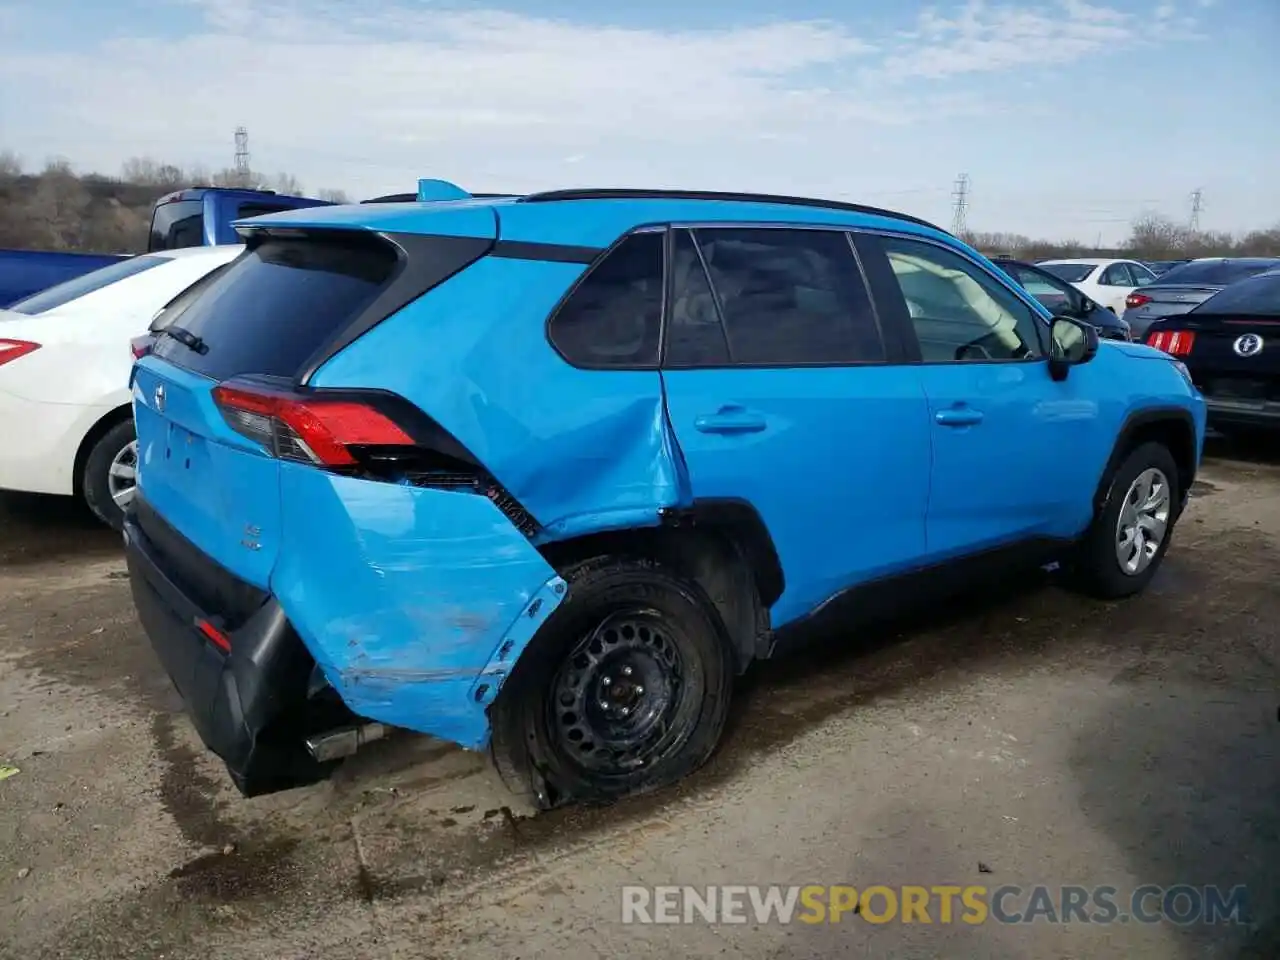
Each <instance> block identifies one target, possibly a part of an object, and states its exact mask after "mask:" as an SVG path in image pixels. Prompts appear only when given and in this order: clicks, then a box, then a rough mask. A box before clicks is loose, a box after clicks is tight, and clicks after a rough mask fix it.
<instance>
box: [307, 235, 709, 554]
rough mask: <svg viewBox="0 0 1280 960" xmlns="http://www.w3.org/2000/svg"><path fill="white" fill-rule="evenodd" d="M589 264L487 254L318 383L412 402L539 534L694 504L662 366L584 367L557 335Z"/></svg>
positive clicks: (332, 365) (341, 357)
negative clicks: (560, 348)
mask: <svg viewBox="0 0 1280 960" xmlns="http://www.w3.org/2000/svg"><path fill="white" fill-rule="evenodd" d="M584 269H585V268H584V267H583V266H582V265H581V264H574V263H549V262H542V261H531V260H515V259H502V258H496V257H486V258H484V259H483V260H481V261H480V262H478V263H476V264H475V265H474V266H472V267H470V268H468V269H467V270H465V271H463V272H462V273H461V274H458V275H457V276H455V277H452V278H451V279H449V280H448V281H446V282H445V283H444V284H441V285H440V286H439V287H437V288H436V289H434V290H432V291H431V292H430V293H428V294H427V295H426V296H424V297H422V298H421V299H419V300H417V301H415V302H414V303H412V304H410V305H409V306H408V307H407V308H405V309H404V310H402V311H401V312H400V313H399V314H397V315H396V316H393V317H390V318H388V319H387V320H385V321H384V322H383V323H381V324H379V325H378V326H377V327H375V328H374V329H373V330H371V331H369V332H368V333H367V334H365V335H364V336H363V337H361V338H360V339H359V340H357V341H356V342H355V343H353V344H352V345H351V346H349V347H348V348H347V349H345V350H343V351H342V352H341V353H339V354H338V355H337V356H336V357H333V358H332V359H331V360H329V361H328V362H327V363H326V364H325V365H324V366H323V367H321V368H320V370H318V371H317V373H316V375H315V377H314V378H313V379H312V383H313V384H314V385H315V386H318V387H325V386H333V387H372V388H379V389H383V390H392V391H394V392H396V393H398V394H400V395H401V396H403V397H405V398H406V399H408V400H410V401H412V402H413V403H414V404H415V405H416V406H417V407H418V408H419V409H421V410H423V411H424V412H425V413H427V414H428V415H429V416H431V417H432V418H433V419H435V421H436V422H437V423H439V424H440V425H441V426H442V427H444V428H445V429H446V430H448V431H449V432H450V433H451V434H453V436H455V437H457V438H458V440H460V441H461V442H462V443H463V444H465V445H466V446H467V448H468V449H470V450H471V452H472V453H473V454H475V456H476V457H477V458H478V459H479V460H480V461H481V462H482V463H483V464H484V465H485V467H486V468H487V469H488V470H489V471H490V472H491V473H492V474H493V475H494V476H495V477H496V478H497V479H498V481H499V482H500V483H502V485H503V486H504V487H506V489H507V490H508V491H509V492H510V493H511V494H513V495H514V496H515V497H516V498H517V499H518V500H520V502H521V503H522V504H523V505H524V507H525V509H526V510H528V511H529V512H530V513H531V514H532V515H533V516H534V518H535V519H536V520H537V521H538V522H539V524H540V525H541V526H542V528H543V533H542V535H541V536H542V539H545V540H557V539H563V538H565V537H569V536H573V535H576V534H582V533H590V532H594V531H599V530H606V529H617V528H622V527H636V526H645V525H653V524H656V523H657V522H658V511H659V510H660V509H662V508H663V507H670V506H675V505H677V504H679V503H681V502H683V501H684V500H685V499H686V497H685V494H684V492H683V490H684V485H683V483H682V474H681V472H680V468H679V457H678V453H677V447H676V445H675V442H674V440H673V438H672V436H671V432H670V429H669V427H668V424H667V420H666V416H665V412H664V405H663V397H662V383H661V378H660V375H659V373H658V372H657V371H656V370H617V371H612V370H611V371H598V370H579V369H577V368H575V367H573V366H571V365H570V364H568V363H567V362H565V360H563V359H562V358H561V357H560V355H559V354H557V353H556V352H555V350H553V349H552V347H551V346H550V344H549V343H548V342H547V338H546V320H547V317H548V315H549V314H550V313H551V311H552V310H553V309H554V308H555V306H556V304H557V303H558V302H559V301H560V299H561V297H562V296H563V295H564V293H565V291H567V290H568V289H569V287H570V286H571V285H572V284H573V283H574V281H575V280H577V278H578V277H579V276H581V274H582V272H583V270H584ZM389 358H395V362H390V360H389Z"/></svg>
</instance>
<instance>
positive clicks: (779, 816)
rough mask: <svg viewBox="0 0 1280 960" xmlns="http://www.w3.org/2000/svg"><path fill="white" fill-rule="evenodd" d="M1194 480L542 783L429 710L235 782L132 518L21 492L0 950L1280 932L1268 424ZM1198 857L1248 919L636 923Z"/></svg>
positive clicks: (1175, 877)
mask: <svg viewBox="0 0 1280 960" xmlns="http://www.w3.org/2000/svg"><path fill="white" fill-rule="evenodd" d="M1193 492H1194V499H1193V502H1192V505H1191V507H1190V509H1189V512H1188V514H1187V516H1186V517H1185V518H1184V520H1183V522H1182V524H1181V525H1180V526H1179V528H1178V530H1177V533H1176V539H1175V542H1174V544H1173V547H1172V549H1171V551H1170V554H1169V557H1168V559H1167V561H1166V564H1165V566H1164V568H1163V569H1162V571H1161V573H1160V576H1159V577H1158V578H1157V580H1156V581H1155V582H1154V584H1153V586H1152V588H1151V590H1150V591H1149V592H1148V593H1147V594H1146V595H1145V596H1143V597H1140V598H1137V599H1134V600H1131V601H1127V602H1124V603H1119V604H1110V605H1108V604H1100V603H1096V602H1092V601H1087V600H1082V599H1080V598H1079V597H1076V596H1074V595H1071V594H1069V593H1066V592H1064V591H1063V590H1061V589H1059V588H1058V587H1056V586H1054V585H1052V584H1048V583H1044V582H1042V581H1040V580H1036V581H1033V582H1028V583H1025V584H1007V585H1004V586H1003V587H1002V589H1001V590H1000V591H999V592H997V593H994V594H992V595H989V596H983V597H979V598H974V599H972V600H971V601H969V602H967V603H964V604H957V605H952V606H949V607H948V608H947V609H938V610H932V611H926V612H922V613H921V614H920V615H919V616H918V617H917V618H916V619H914V620H912V621H909V622H899V623H897V624H894V625H893V626H892V627H891V628H888V629H884V630H878V631H865V632H862V633H861V634H859V635H858V636H841V637H834V638H831V639H830V640H827V641H825V642H823V643H821V644H818V645H816V646H814V647H812V648H810V649H808V650H806V651H804V652H803V653H800V654H798V655H796V656H794V657H792V658H791V659H789V660H788V661H786V662H783V663H778V664H771V665H767V666H766V668H765V669H761V670H757V671H755V672H754V673H753V674H752V675H751V676H749V677H748V678H747V680H746V681H745V682H744V684H743V686H742V688H741V690H740V694H739V696H738V699H737V702H736V706H735V709H734V712H733V717H732V720H731V728H730V730H729V732H728V734H727V738H726V743H725V744H724V747H723V748H722V749H721V750H720V751H719V752H718V753H717V755H716V757H715V758H714V760H713V761H712V763H711V764H710V765H708V767H707V768H706V769H704V770H703V771H701V772H700V773H698V774H697V775H695V776H694V777H692V778H690V780H689V781H688V782H686V783H684V784H682V785H681V786H679V787H678V788H675V789H672V790H669V791H666V792H663V793H661V794H658V795H654V796H650V797H645V798H640V799H637V800H635V801H631V802H626V803H621V804H618V805H616V806H613V807H610V808H607V809H590V810H584V809H576V810H565V811H557V812H554V813H552V814H545V815H541V816H530V815H529V812H528V811H525V810H521V809H512V808H511V807H510V806H508V804H510V803H511V801H510V799H509V797H508V796H507V795H506V793H505V792H504V790H503V789H502V787H501V785H500V784H499V783H498V782H497V781H496V778H495V777H494V776H493V775H492V774H491V773H490V771H489V770H488V769H487V768H486V766H485V764H484V762H483V761H482V760H481V759H480V758H478V757H476V756H474V755H470V754H466V753H463V752H461V751H458V750H456V749H453V748H451V747H448V746H445V745H442V744H440V743H439V742H435V741H432V740H430V739H427V738H422V737H416V736H410V735H402V736H398V737H395V738H393V739H391V740H389V741H386V742H384V743H380V744H375V745H373V746H372V747H371V748H369V749H368V751H367V752H366V753H362V754H361V755H360V756H358V757H356V758H354V759H352V760H351V761H348V763H347V764H346V765H345V766H344V767H343V768H342V769H341V770H340V771H339V772H338V774H337V775H336V776H335V778H334V779H332V780H331V781H329V782H327V783H324V784H320V785H317V786H314V787H308V788H305V789H300V790H294V791H289V792H286V793H282V794H277V795H274V796H268V797H261V798H257V799H254V800H244V799H242V798H240V797H239V795H238V794H236V793H235V792H234V790H233V789H232V788H231V786H230V784H229V782H228V781H227V779H226V777H225V775H224V772H223V770H222V768H221V766H220V765H219V764H218V763H217V762H215V761H214V760H213V759H212V758H211V757H210V756H209V755H208V754H207V753H206V752H205V751H204V750H203V748H202V747H201V745H200V743H199V741H198V740H197V739H196V737H195V735H194V733H193V732H192V729H191V727H190V726H189V724H188V723H187V721H186V719H185V717H184V716H183V715H182V713H181V709H180V704H179V703H178V702H176V700H175V698H174V695H173V694H172V692H171V688H170V686H169V684H168V682H167V680H166V679H165V677H164V676H163V675H162V674H161V672H160V670H159V668H158V666H157V664H156V663H155V661H154V658H153V655H152V654H151V651H150V649H149V648H148V646H147V644H146V640H145V638H144V637H143V636H142V634H141V631H140V629H139V628H138V626H137V624H136V622H135V620H134V616H133V611H132V607H131V604H130V601H129V597H128V585H127V583H126V580H125V574H124V567H123V562H122V559H121V556H120V550H119V544H118V540H117V538H116V537H115V536H114V535H111V534H109V533H106V532H104V531H102V530H100V529H98V528H96V527H95V526H94V524H93V522H92V521H91V520H89V519H88V518H86V517H85V516H84V515H83V513H82V512H80V511H79V510H76V509H75V508H74V507H72V506H69V505H68V504H66V503H63V502H60V501H56V500H42V499H35V498H25V497H11V498H8V499H7V500H6V501H5V502H4V504H3V506H2V507H0V765H4V764H10V765H13V766H16V767H18V768H19V770H20V772H19V773H18V774H16V775H14V776H11V777H9V778H8V779H5V780H0V956H3V957H21V958H23V960H30V958H34V957H67V958H76V960H93V958H108V957H111V958H115V957H123V956H128V957H136V958H151V957H155V958H160V957H165V958H171V960H172V958H186V957H200V958H207V957H218V958H219V960H223V958H225V960H235V958H254V960H258V958H286V957H288V958H295V957H296V958H302V957H317V958H319V957H323V958H324V960H345V958H374V957H376V958H382V957H395V958H402V957H403V958H409V957H460V958H470V957H477V958H493V957H535V956H555V957H558V958H572V957H579V956H581V957H596V956H610V957H632V956H660V957H671V956H682V955H685V956H692V955H714V956H729V957H735V956H742V957H761V958H765V957H768V958H791V957H809V956H814V957H822V956H889V955H892V956H895V957H917V956H918V957H935V956H952V955H955V956H967V957H972V958H980V957H992V958H1021V957H1036V958H1038V957H1078V956H1090V957H1113V956H1114V957H1124V958H1138V957H1151V958H1160V960H1176V958H1183V957H1185V958H1193V957H1194V958H1201V957H1256V958H1274V957H1277V956H1280V882H1278V881H1280V829H1278V828H1280V817H1278V815H1277V814H1278V811H1277V802H1276V800H1277V797H1280V791H1278V790H1277V786H1278V781H1280V764H1277V741H1278V740H1280V723H1277V706H1278V705H1280V683H1278V682H1277V679H1278V674H1280V656H1278V655H1280V628H1277V627H1276V626H1275V624H1276V623H1277V616H1278V615H1280V591H1278V590H1277V589H1276V587H1275V582H1276V580H1275V578H1276V571H1277V559H1278V558H1280V455H1278V454H1277V451H1276V450H1274V449H1264V448H1249V449H1239V448H1229V447H1214V448H1212V449H1211V456H1210V458H1209V459H1208V461H1207V462H1206V465H1205V468H1204V470H1203V472H1202V479H1201V481H1200V482H1199V483H1198V484H1197V486H1196V488H1195V490H1194V491H1193ZM1179 883H1187V884H1193V885H1196V886H1202V885H1207V884H1217V885H1221V886H1223V887H1227V888H1229V887H1232V886H1235V885H1237V884H1245V885H1246V886H1247V887H1248V898H1249V900H1248V902H1249V906H1250V910H1251V914H1252V919H1253V922H1252V923H1248V924H1225V925H1221V924H1220V925H1216V926H1208V925H1202V924H1187V925H1179V924H1175V923H1172V922H1161V923H1156V924H1142V923H1119V922H1116V923H1111V924H1101V923H1087V924H1086V923H1070V924H1055V923H1046V922H1037V923H1033V924H1004V923H997V922H994V920H989V921H988V922H986V923H983V924H979V925H970V924H965V923H959V922H953V923H942V922H939V921H940V918H939V917H938V915H937V913H936V911H935V913H934V915H933V920H934V922H933V923H930V924H924V923H918V922H917V923H910V924H908V923H901V922H889V923H883V924H876V923H872V922H869V921H868V920H866V919H864V918H863V917H862V916H847V917H845V918H844V920H843V921H842V922H841V923H838V924H819V925H806V924H801V923H795V924H790V925H784V924H777V923H763V924H762V923H756V922H754V921H753V922H749V923H745V924H718V925H713V924H707V923H695V924H677V925H624V924H623V923H622V922H621V902H622V893H621V890H622V887H623V886H624V885H628V884H643V885H663V884H694V885H698V886H705V885H708V884H852V885H854V886H856V887H859V888H865V887H866V886H869V885H872V884H883V885H887V886H890V887H898V886H901V885H904V884H920V885H925V886H932V885H937V884H956V885H969V884H979V885H983V886H986V887H988V888H989V889H994V888H995V887H998V886H1001V885H1005V884H1014V885H1019V886H1021V887H1023V888H1028V887H1031V886H1033V885H1035V884H1048V885H1051V886H1053V887H1055V888H1056V887H1058V886H1061V885H1065V884H1077V885H1081V886H1085V887H1095V886H1098V885H1111V886H1114V887H1116V888H1117V889H1118V890H1119V891H1121V899H1122V900H1123V897H1125V896H1127V895H1128V891H1130V890H1132V889H1133V888H1135V887H1137V886H1138V885H1140V884H1157V885H1161V886H1166V887H1167V886H1170V885H1173V884H1179ZM1124 902H1126V903H1127V901H1124ZM1010 903H1011V904H1012V903H1013V901H1012V900H1011V901H1010Z"/></svg>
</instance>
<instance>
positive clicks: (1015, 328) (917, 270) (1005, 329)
mask: <svg viewBox="0 0 1280 960" xmlns="http://www.w3.org/2000/svg"><path fill="white" fill-rule="evenodd" d="M880 243H881V245H882V246H883V248H884V251H885V253H886V254H887V255H888V258H889V265H890V266H891V267H892V268H893V275H894V277H895V278H896V279H897V281H898V287H899V289H900V290H901V292H902V296H903V299H904V300H905V301H906V307H907V313H908V314H909V315H910V317H911V324H912V326H913V327H914V328H915V332H916V339H917V340H918V341H919V343H920V355H921V359H922V360H924V361H925V362H926V363H944V362H955V361H992V360H1027V359H1032V358H1038V357H1040V356H1042V352H1041V347H1040V335H1039V333H1038V331H1037V326H1038V324H1040V320H1039V318H1038V317H1037V315H1036V314H1035V313H1034V312H1033V311H1032V309H1031V308H1030V307H1029V306H1027V305H1026V304H1025V303H1023V302H1022V301H1021V300H1019V299H1018V297H1017V296H1015V295H1014V293H1013V291H1011V290H1009V289H1007V288H1005V287H1003V286H1001V285H1000V284H999V283H998V282H997V281H996V279H995V277H992V276H990V275H988V274H987V273H986V272H985V271H983V270H982V269H981V268H979V267H978V265H977V264H975V263H973V262H971V261H969V260H967V259H965V258H964V257H962V256H960V255H959V254H957V253H953V252H952V251H950V250H946V249H944V248H942V247H940V246H937V245H935V244H932V243H925V242H923V241H919V240H908V239H905V238H901V237H881V238H880Z"/></svg>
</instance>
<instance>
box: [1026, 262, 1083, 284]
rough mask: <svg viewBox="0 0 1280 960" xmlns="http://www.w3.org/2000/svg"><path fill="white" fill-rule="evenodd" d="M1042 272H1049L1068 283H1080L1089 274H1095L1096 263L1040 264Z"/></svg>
mask: <svg viewBox="0 0 1280 960" xmlns="http://www.w3.org/2000/svg"><path fill="white" fill-rule="evenodd" d="M1038 266H1039V267H1040V269H1041V270H1048V271H1049V272H1050V273H1052V274H1053V275H1054V276H1055V277H1059V278H1061V279H1063V280H1065V281H1067V283H1079V282H1080V281H1081V280H1083V279H1084V278H1085V277H1087V276H1088V275H1089V274H1091V273H1093V268H1094V267H1096V266H1097V264H1096V263H1041V264H1038Z"/></svg>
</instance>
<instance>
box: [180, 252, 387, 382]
mask: <svg viewBox="0 0 1280 960" xmlns="http://www.w3.org/2000/svg"><path fill="white" fill-rule="evenodd" d="M395 266H396V256H395V252H394V250H393V249H392V248H391V247H390V246H388V245H387V244H385V243H383V242H381V241H376V242H369V241H363V242H362V241H357V240H350V241H348V240H329V239H325V240H320V239H315V238H306V239H287V240H284V239H271V240H266V241H264V242H262V243H261V244H259V245H258V246H256V247H254V248H253V249H251V250H249V251H248V252H246V253H245V254H244V255H243V256H241V257H240V258H239V259H237V260H236V261H235V262H234V263H232V264H231V265H230V267H229V269H228V270H227V271H226V272H225V273H223V274H222V275H221V276H219V277H218V278H217V279H216V280H214V281H213V283H211V284H210V285H209V287H208V288H207V289H206V290H205V291H204V292H203V293H202V294H201V295H199V296H198V297H196V299H195V300H194V302H192V303H191V305H190V306H189V307H187V308H186V309H185V310H183V311H182V315H181V318H180V319H179V318H176V317H175V318H174V322H173V324H172V329H179V328H180V329H181V330H183V331H185V332H186V333H188V334H191V336H194V337H199V338H200V341H201V343H200V348H199V349H192V348H191V347H189V346H187V345H186V344H185V343H182V342H180V341H178V340H176V339H174V338H173V337H165V336H162V337H161V338H160V340H159V341H158V342H157V344H156V347H155V354H156V356H158V357H163V358H164V359H166V360H169V361H171V362H172V363H176V364H177V365H179V366H181V367H186V368H187V369H188V370H194V371H195V372H197V373H202V374H204V375H205V376H208V377H212V378H213V379H216V380H225V379H227V378H228V377H234V376H236V375H238V374H264V375H267V376H276V377H293V376H295V375H296V374H297V373H298V372H299V371H300V370H301V368H302V365H303V364H304V363H305V362H306V361H307V359H309V358H310V357H311V355H312V354H313V353H315V352H316V350H318V349H319V348H320V347H321V346H322V345H323V344H324V343H325V342H326V341H327V340H329V339H330V338H331V337H332V336H334V335H335V334H336V333H337V332H338V331H339V330H340V329H341V328H342V327H343V326H345V325H346V323H347V322H348V321H349V320H351V319H352V318H353V317H354V316H355V315H356V314H357V313H358V312H359V311H360V310H361V309H363V308H364V307H366V306H367V305H368V304H369V303H371V302H372V301H373V299H374V298H375V297H377V295H378V293H379V292H380V291H381V289H382V287H383V286H384V285H385V284H386V283H387V281H388V280H389V279H390V278H391V274H392V272H393V271H394V270H395ZM183 340H186V341H187V342H188V343H190V342H192V341H191V339H190V338H189V337H185V336H184V337H183Z"/></svg>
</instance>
